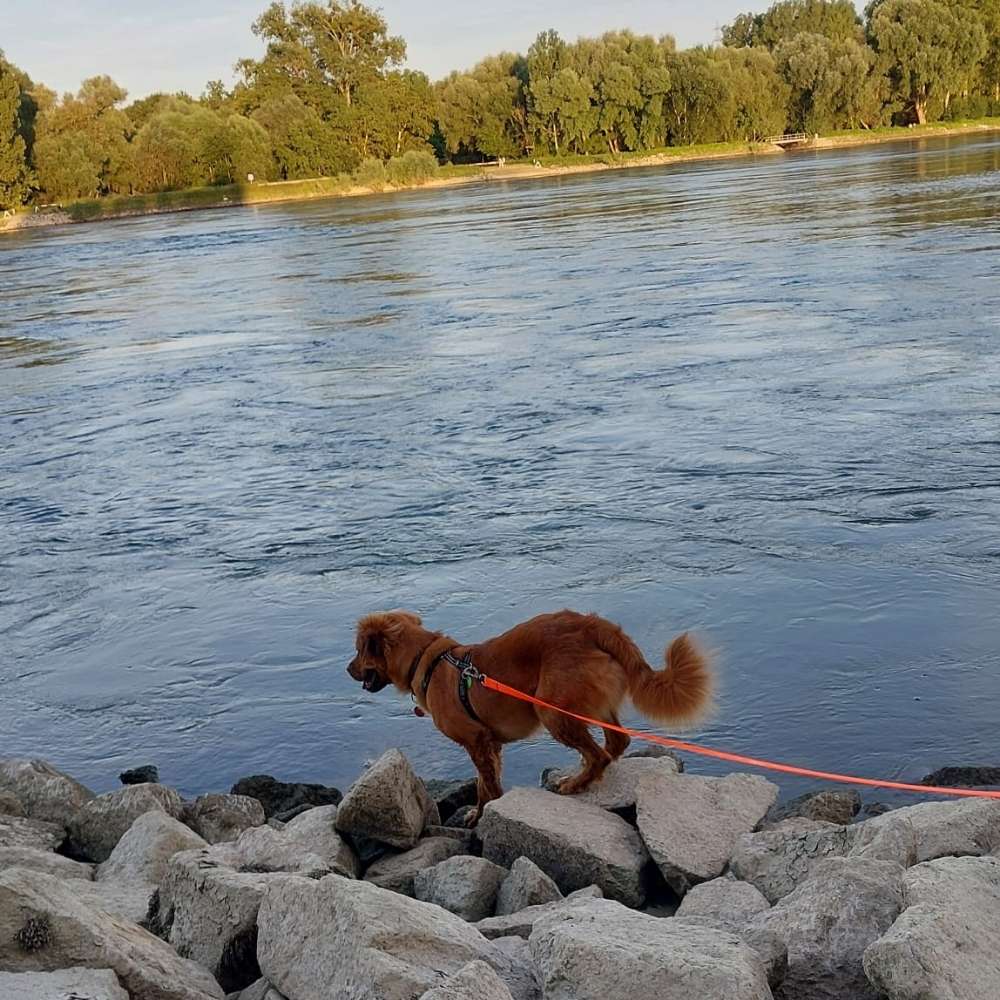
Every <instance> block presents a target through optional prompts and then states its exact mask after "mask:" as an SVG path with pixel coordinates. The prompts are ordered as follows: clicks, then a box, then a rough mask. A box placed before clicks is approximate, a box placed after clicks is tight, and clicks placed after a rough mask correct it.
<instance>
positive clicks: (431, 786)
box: [424, 778, 479, 823]
mask: <svg viewBox="0 0 1000 1000" xmlns="http://www.w3.org/2000/svg"><path fill="white" fill-rule="evenodd" d="M424 787H425V788H426V789H427V794H428V795H429V796H430V797H431V798H432V799H433V800H434V801H435V802H436V803H437V807H438V815H439V816H440V817H441V822H442V823H446V822H447V821H448V820H449V819H450V818H451V817H452V816H453V815H454V814H455V813H456V812H457V811H458V810H459V809H462V808H464V807H466V806H474V805H475V804H476V802H477V801H478V799H479V782H478V781H477V780H476V779H475V778H465V779H461V780H456V781H442V780H440V779H437V778H431V779H430V780H428V781H425V782H424Z"/></svg>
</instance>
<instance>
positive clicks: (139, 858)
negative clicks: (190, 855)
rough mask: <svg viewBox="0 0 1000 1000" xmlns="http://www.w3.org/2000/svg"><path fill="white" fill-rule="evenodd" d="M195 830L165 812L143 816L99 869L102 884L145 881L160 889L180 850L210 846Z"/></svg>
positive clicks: (98, 876) (154, 812)
mask: <svg viewBox="0 0 1000 1000" xmlns="http://www.w3.org/2000/svg"><path fill="white" fill-rule="evenodd" d="M207 846H208V844H206V843H205V841H204V840H202V838H201V837H199V836H198V834H197V833H195V832H194V831H193V830H191V829H189V828H188V827H186V826H185V825H184V824H183V823H181V822H180V821H179V820H176V819H173V818H172V817H171V816H168V815H167V814H166V813H164V812H159V811H158V810H154V811H152V812H148V813H144V814H143V815H142V816H140V817H139V818H138V819H137V820H136V821H135V822H134V823H133V824H132V825H131V827H129V829H128V830H127V831H126V833H125V834H124V836H123V837H122V838H121V840H119V841H118V843H117V844H116V845H115V849H114V850H113V851H112V852H111V856H110V857H109V858H108V860H107V861H105V862H104V864H102V865H100V866H99V867H98V869H97V878H98V879H99V880H100V881H102V882H106V881H117V882H145V883H148V884H150V885H152V886H153V887H156V886H158V885H159V884H160V883H161V882H162V881H163V878H164V876H165V875H166V873H167V864H168V862H169V861H170V859H171V858H172V857H173V856H174V855H175V854H178V853H179V852H180V851H195V850H199V849H200V848H204V847H207Z"/></svg>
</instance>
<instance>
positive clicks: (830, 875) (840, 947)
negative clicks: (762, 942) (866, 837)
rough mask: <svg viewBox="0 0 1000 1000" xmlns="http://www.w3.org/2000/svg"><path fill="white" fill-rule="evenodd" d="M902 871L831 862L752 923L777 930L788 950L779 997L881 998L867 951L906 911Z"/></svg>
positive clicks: (884, 864)
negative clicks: (868, 972) (867, 969)
mask: <svg viewBox="0 0 1000 1000" xmlns="http://www.w3.org/2000/svg"><path fill="white" fill-rule="evenodd" d="M903 873H904V870H903V868H902V867H901V866H900V865H898V864H895V863H893V862H890V861H870V860H868V859H866V858H857V857H852V858H831V859H829V860H827V861H823V862H821V863H819V864H817V865H815V866H814V868H813V870H812V872H811V874H810V876H809V877H808V878H807V879H806V880H805V881H804V882H803V883H802V884H801V885H800V886H799V887H798V888H797V889H796V890H795V891H794V892H792V893H790V894H789V895H788V896H786V897H785V898H784V899H782V900H781V901H780V902H779V903H777V905H775V906H774V907H773V909H770V910H768V911H767V912H766V913H762V914H761V915H760V916H758V917H757V918H755V920H754V921H753V922H752V924H751V925H750V926H751V928H754V929H757V930H766V931H773V932H774V933H776V934H777V935H778V937H779V938H781V939H782V940H783V941H784V942H785V945H786V946H787V949H788V971H787V972H786V974H785V978H784V981H783V982H782V984H781V987H780V990H779V991H778V994H777V996H778V1000H843V998H844V997H850V998H851V1000H876V997H877V994H876V992H875V990H874V989H873V988H872V986H871V984H870V983H869V981H868V979H867V978H866V976H865V973H864V968H863V966H862V958H863V956H864V953H865V949H866V948H867V947H868V946H869V945H870V944H871V943H872V942H873V941H875V940H876V939H878V938H879V937H881V936H882V935H883V934H884V933H885V932H886V931H887V930H888V929H889V928H890V927H891V926H892V923H893V921H894V920H895V919H896V917H897V916H898V915H899V912H900V910H901V909H902V906H903Z"/></svg>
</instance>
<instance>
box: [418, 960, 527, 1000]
mask: <svg viewBox="0 0 1000 1000" xmlns="http://www.w3.org/2000/svg"><path fill="white" fill-rule="evenodd" d="M421 1000H511V995H510V990H509V989H507V985H506V983H504V981H503V980H502V979H501V978H500V977H499V976H498V975H497V974H496V973H495V972H494V971H493V970H492V969H491V968H490V967H489V966H488V965H487V964H486V963H485V962H479V961H476V962H470V963H469V964H468V965H464V966H462V968H461V969H459V970H458V972H456V973H455V974H454V975H453V976H449V977H448V978H447V979H446V980H445V981H444V982H443V983H442V984H441V985H440V986H435V987H434V989H432V990H428V991H427V992H426V993H425V994H424V995H423V996H422V997H421Z"/></svg>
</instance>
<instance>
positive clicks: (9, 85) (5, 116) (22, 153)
mask: <svg viewBox="0 0 1000 1000" xmlns="http://www.w3.org/2000/svg"><path fill="white" fill-rule="evenodd" d="M21 129H22V124H21V85H20V82H19V80H18V78H17V76H16V75H15V71H14V68H13V67H12V66H10V64H9V63H7V62H6V61H5V60H4V58H3V54H2V53H0V209H3V210H7V209H11V208H17V207H18V206H20V205H23V204H24V202H25V200H26V199H27V197H28V190H29V173H28V146H27V143H26V142H25V141H24V136H23V135H22V134H21Z"/></svg>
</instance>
